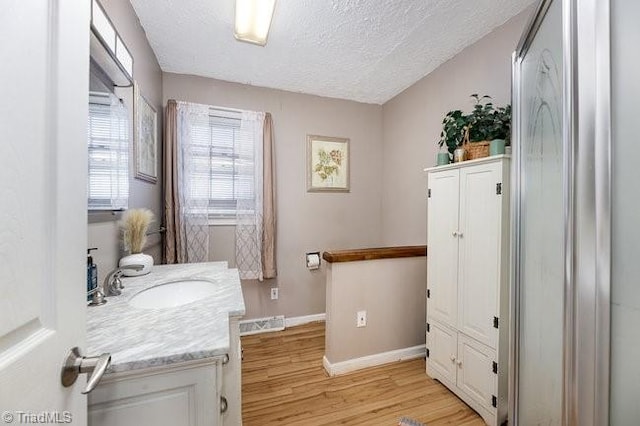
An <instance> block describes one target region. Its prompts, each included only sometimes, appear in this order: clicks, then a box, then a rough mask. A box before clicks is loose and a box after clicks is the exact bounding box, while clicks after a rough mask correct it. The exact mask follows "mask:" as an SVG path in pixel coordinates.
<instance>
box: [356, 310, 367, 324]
mask: <svg viewBox="0 0 640 426" xmlns="http://www.w3.org/2000/svg"><path fill="white" fill-rule="evenodd" d="M366 326H367V311H358V314H357V318H356V327H366Z"/></svg>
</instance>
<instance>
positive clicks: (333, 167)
mask: <svg viewBox="0 0 640 426" xmlns="http://www.w3.org/2000/svg"><path fill="white" fill-rule="evenodd" d="M349 161H350V159H349V139H345V138H333V137H328V136H318V135H307V192H349Z"/></svg>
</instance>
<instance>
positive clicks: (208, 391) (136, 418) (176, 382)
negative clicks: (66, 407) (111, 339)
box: [88, 364, 220, 426]
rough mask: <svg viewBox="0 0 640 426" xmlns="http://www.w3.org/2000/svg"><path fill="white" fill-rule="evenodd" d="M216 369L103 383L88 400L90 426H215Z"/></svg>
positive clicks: (159, 373)
mask: <svg viewBox="0 0 640 426" xmlns="http://www.w3.org/2000/svg"><path fill="white" fill-rule="evenodd" d="M218 369H219V366H218V365H216V364H211V365H207V366H205V367H196V368H187V369H184V370H175V371H174V370H171V369H167V370H163V369H160V370H155V371H153V372H149V373H148V374H146V375H144V376H138V377H131V378H123V379H114V380H109V379H107V380H105V382H106V383H101V384H100V385H98V387H96V388H95V389H94V390H93V392H91V393H90V394H89V400H88V405H89V409H88V424H89V426H115V425H117V426H140V425H154V426H216V425H218V424H219V422H218V418H219V412H220V407H219V403H218V397H219V395H218V389H219V387H218V385H217V382H218V379H219V377H220V374H219V371H218Z"/></svg>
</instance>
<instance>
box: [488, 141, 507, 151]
mask: <svg viewBox="0 0 640 426" xmlns="http://www.w3.org/2000/svg"><path fill="white" fill-rule="evenodd" d="M504 143H505V142H504V139H494V140H492V141H491V144H490V145H489V155H502V154H504Z"/></svg>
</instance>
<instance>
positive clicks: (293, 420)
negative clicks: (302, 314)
mask: <svg viewBox="0 0 640 426" xmlns="http://www.w3.org/2000/svg"><path fill="white" fill-rule="evenodd" d="M242 347H243V349H244V359H243V361H242V417H243V424H244V426H285V425H286V426H297V425H299V426H329V425H351V426H365V425H367V426H371V425H373V426H377V425H380V426H383V425H390V426H395V425H397V424H398V420H399V419H400V417H402V416H408V417H412V418H414V419H416V420H418V421H421V422H423V423H426V424H428V425H429V426H436V425H455V426H479V425H484V422H483V421H482V419H481V418H480V417H479V416H478V415H477V414H476V413H475V412H474V411H473V410H471V408H469V407H468V406H467V405H466V404H465V403H464V402H462V401H461V400H460V399H458V398H457V397H456V396H455V395H454V394H453V393H451V392H450V391H449V390H447V389H446V388H445V387H444V386H443V385H441V384H440V383H439V382H437V381H435V380H432V379H430V378H429V377H427V375H426V374H425V372H424V359H417V360H411V361H403V362H396V363H392V364H387V365H384V366H381V367H374V368H368V369H365V370H360V371H357V372H354V373H350V374H345V375H342V376H337V377H329V376H328V375H327V373H326V372H325V371H324V368H323V367H322V357H323V355H324V322H317V323H311V324H305V325H302V326H298V327H292V328H288V329H286V330H284V331H281V332H275V333H267V334H256V335H252V336H244V337H242Z"/></svg>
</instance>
